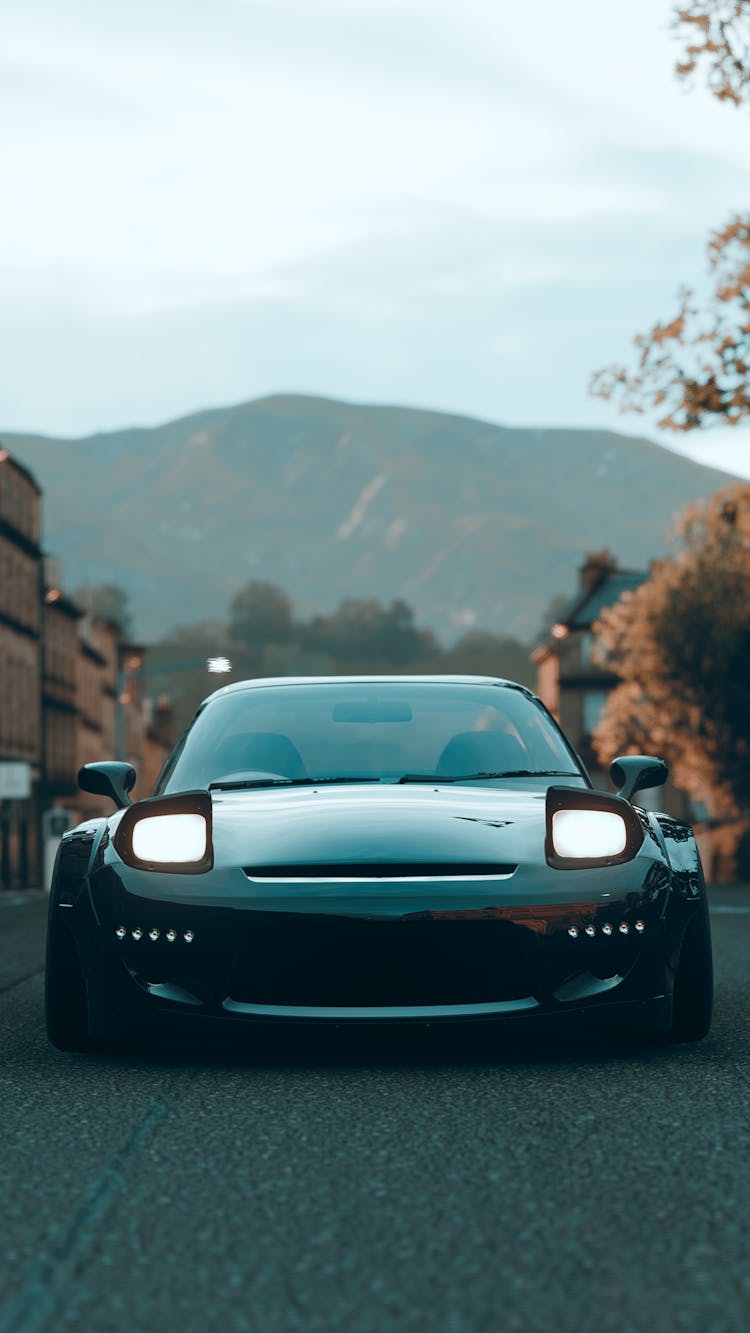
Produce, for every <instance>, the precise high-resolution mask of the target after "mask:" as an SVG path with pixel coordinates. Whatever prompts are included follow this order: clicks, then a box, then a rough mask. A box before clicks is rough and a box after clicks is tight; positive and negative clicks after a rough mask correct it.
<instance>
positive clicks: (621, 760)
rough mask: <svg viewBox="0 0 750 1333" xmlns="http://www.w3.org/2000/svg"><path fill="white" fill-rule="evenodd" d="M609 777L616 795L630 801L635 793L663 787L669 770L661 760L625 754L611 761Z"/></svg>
mask: <svg viewBox="0 0 750 1333" xmlns="http://www.w3.org/2000/svg"><path fill="white" fill-rule="evenodd" d="M609 775H610V777H611V779H612V781H613V782H614V784H615V786H616V788H617V795H618V796H622V797H623V799H624V800H626V801H630V800H631V799H632V798H633V796H635V793H636V792H637V791H645V790H646V788H647V787H663V786H664V783H665V782H666V780H667V778H668V777H669V769H668V768H667V765H666V764H665V763H664V760H663V759H657V758H656V757H655V756H654V755H650V754H625V755H620V756H619V757H618V758H617V759H615V760H613V762H612V767H611V768H610V770H609Z"/></svg>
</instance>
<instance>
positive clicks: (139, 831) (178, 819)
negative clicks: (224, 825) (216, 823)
mask: <svg viewBox="0 0 750 1333" xmlns="http://www.w3.org/2000/svg"><path fill="white" fill-rule="evenodd" d="M132 837H133V854H134V855H135V856H137V857H138V860H139V861H152V862H153V861H164V862H165V863H171V864H172V865H177V864H183V863H185V862H188V861H200V860H202V858H203V857H204V856H205V855H206V843H207V825H206V821H205V819H204V817H203V815H196V814H185V815H150V816H149V817H147V818H145V819H139V820H138V823H137V824H135V826H134V827H133V835H132Z"/></svg>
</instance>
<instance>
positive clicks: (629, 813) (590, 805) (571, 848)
mask: <svg viewBox="0 0 750 1333" xmlns="http://www.w3.org/2000/svg"><path fill="white" fill-rule="evenodd" d="M643 836H644V835H643V827H642V825H641V821H640V819H639V818H638V815H637V814H636V812H635V810H634V809H633V807H632V805H630V804H629V802H628V801H624V800H622V798H621V797H619V796H607V795H605V794H604V793H603V792H593V791H584V790H582V789H581V788H580V787H550V788H549V790H548V792H547V838H546V846H545V852H546V856H547V862H548V864H549V865H551V866H552V867H553V868H554V869H555V870H581V869H585V868H586V867H593V866H609V865H617V864H619V863H620V862H621V861H630V860H631V859H632V858H633V857H634V856H635V854H636V852H637V851H638V850H639V848H640V847H641V845H642V843H643Z"/></svg>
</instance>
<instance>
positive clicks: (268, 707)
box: [156, 678, 582, 795]
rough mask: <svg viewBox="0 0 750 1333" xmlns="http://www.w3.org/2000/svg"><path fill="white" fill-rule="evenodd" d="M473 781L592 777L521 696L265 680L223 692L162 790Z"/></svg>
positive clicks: (476, 688) (424, 685)
mask: <svg viewBox="0 0 750 1333" xmlns="http://www.w3.org/2000/svg"><path fill="white" fill-rule="evenodd" d="M475 775H476V777H477V778H479V779H481V778H482V777H485V778H486V779H487V780H490V779H491V778H499V777H501V776H502V775H507V776H519V775H524V776H536V775H539V776H551V775H552V776H557V775H560V776H568V777H575V778H578V779H579V780H581V779H582V773H581V769H580V768H579V766H578V764H577V762H576V758H575V756H574V755H573V753H572V751H571V750H570V749H569V748H568V746H567V744H566V742H565V741H564V739H563V737H562V735H561V733H560V732H559V731H558V729H557V727H556V726H555V724H554V723H553V722H552V720H551V718H550V717H549V714H548V713H547V712H546V711H545V710H544V709H543V708H542V706H541V705H540V704H539V703H537V702H536V701H535V700H534V699H532V698H530V697H529V696H528V695H527V694H525V693H524V692H523V691H521V690H520V689H517V688H515V687H513V686H511V685H497V684H492V683H489V682H488V683H486V684H484V683H476V684H475V683H469V682H466V683H461V682H442V681H438V682H429V681H417V680H413V679H409V678H404V679H403V680H399V681H390V680H388V681H379V680H377V679H375V680H369V681H367V680H365V681H342V682H341V683H336V682H328V681H326V682H320V683H314V682H310V683H306V682H305V683H300V684H298V683H296V682H295V683H293V684H292V683H290V684H274V685H258V686H252V687H249V688H247V689H242V690H237V691H233V692H230V693H228V694H224V695H219V696H218V697H216V698H215V699H212V700H211V701H210V702H209V703H208V704H207V705H206V706H205V707H204V708H203V709H202V710H201V711H200V712H199V713H198V715H197V716H196V718H195V719H194V721H193V723H192V725H191V727H190V728H189V730H188V731H187V732H186V734H185V736H184V737H183V738H182V740H181V742H180V743H179V745H178V746H177V747H176V749H175V750H174V751H173V753H172V755H171V756H170V758H169V760H168V761H167V764H166V765H165V767H164V769H163V771H162V774H161V776H160V779H159V782H158V783H157V786H156V794H157V795H159V794H163V793H168V792H179V791H190V790H196V789H198V788H203V789H205V788H208V787H210V786H215V787H225V788H227V789H231V788H232V787H242V786H247V787H251V786H263V785H272V784H273V783H274V782H280V783H281V784H282V785H283V784H286V783H288V782H298V783H305V782H309V781H311V780H315V781H325V780H327V781H329V782H332V781H337V780H354V779H358V780H359V781H371V782H377V781H382V782H399V781H401V782H410V781H413V782H419V781H429V780H433V779H439V780H443V781H457V780H460V779H465V780H471V779H472V778H474V777H475Z"/></svg>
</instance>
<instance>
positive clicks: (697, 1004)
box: [664, 898, 714, 1042]
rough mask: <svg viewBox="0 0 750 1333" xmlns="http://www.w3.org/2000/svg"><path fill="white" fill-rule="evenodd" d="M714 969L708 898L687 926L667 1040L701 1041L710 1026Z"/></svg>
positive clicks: (675, 984) (678, 966)
mask: <svg viewBox="0 0 750 1333" xmlns="http://www.w3.org/2000/svg"><path fill="white" fill-rule="evenodd" d="M713 1000H714V970H713V957H712V953H711V926H710V923H709V919H708V907H707V904H706V900H705V898H704V899H703V901H702V903H701V904H700V907H699V908H698V910H697V911H696V913H695V916H694V917H693V920H692V921H691V922H690V924H689V925H688V927H687V930H686V931H685V935H684V938H683V941H682V949H681V950H680V961H679V963H678V965H677V974H676V976H675V979H674V994H673V1011H672V1012H673V1017H672V1027H671V1029H670V1031H669V1032H667V1033H665V1034H664V1036H665V1039H666V1040H667V1041H674V1042H677V1041H700V1040H701V1039H702V1038H703V1037H705V1035H706V1033H707V1032H708V1030H709V1028H710V1026H711V1015H712V1012H713Z"/></svg>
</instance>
